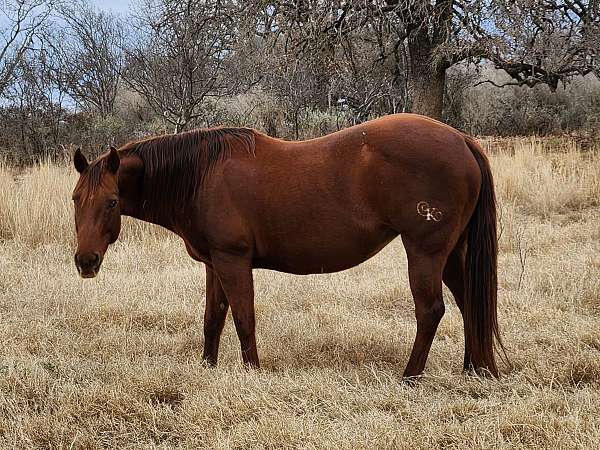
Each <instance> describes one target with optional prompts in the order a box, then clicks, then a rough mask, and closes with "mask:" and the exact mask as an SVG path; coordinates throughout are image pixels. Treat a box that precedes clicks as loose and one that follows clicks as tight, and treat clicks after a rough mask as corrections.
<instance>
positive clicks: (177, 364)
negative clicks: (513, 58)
mask: <svg viewBox="0 0 600 450" xmlns="http://www.w3.org/2000/svg"><path fill="white" fill-rule="evenodd" d="M484 146H485V147H486V148H488V149H490V153H491V155H492V157H491V159H492V167H493V170H494V173H495V177H496V184H497V193H498V197H499V203H500V225H499V227H500V233H501V236H500V252H501V253H500V260H499V283H500V289H499V323H500V327H501V332H502V336H503V338H504V342H505V344H506V347H507V353H508V355H509V357H510V362H511V366H507V365H506V364H503V365H502V364H501V367H502V369H503V372H504V374H503V376H502V377H501V378H500V379H499V380H495V379H486V378H479V377H475V376H466V375H464V374H463V373H462V372H461V368H462V354H463V329H462V319H461V317H460V313H459V311H458V309H457V307H456V305H455V304H454V302H453V300H452V297H451V296H450V295H449V293H448V292H447V291H446V292H445V302H446V314H445V316H444V318H443V320H442V322H441V324H440V327H439V330H438V333H437V336H436V339H435V341H434V343H433V346H432V350H431V354H430V356H429V360H428V363H427V367H426V372H425V375H424V377H423V379H422V380H421V381H420V382H419V383H418V384H417V385H416V386H408V385H406V384H404V383H403V382H402V377H401V375H402V371H403V370H404V366H405V364H406V362H407V359H408V355H409V352H410V349H411V346H412V341H413V338H414V333H415V327H416V324H415V319H414V312H413V302H412V298H411V294H410V290H409V287H408V280H407V273H406V258H405V255H404V250H403V248H402V245H401V242H400V241H399V240H397V241H394V242H393V243H392V244H390V245H389V246H388V247H387V248H386V249H384V251H382V252H381V253H380V254H379V255H377V256H376V257H374V258H372V259H371V260H369V261H368V262H367V263H365V264H363V265H361V266H359V267H356V268H354V269H352V270H349V271H345V272H342V273H338V274H331V275H315V276H304V277H301V276H292V275H285V274H280V273H276V272H270V271H256V272H255V278H256V299H257V301H256V303H257V318H258V325H257V326H258V329H257V335H258V345H259V354H260V356H261V361H262V368H261V369H260V370H251V371H248V370H245V369H244V368H242V367H241V363H240V359H241V358H240V352H239V345H238V340H237V337H236V335H235V331H234V328H233V323H232V321H231V319H230V318H229V319H228V321H227V324H226V327H225V331H224V336H223V339H222V343H221V353H220V360H219V366H218V367H217V368H208V367H206V366H204V365H203V363H202V361H201V357H200V356H201V350H202V344H203V334H202V312H203V302H204V300H203V296H204V289H205V282H204V269H203V267H202V266H201V265H200V264H198V263H195V262H193V261H192V260H191V259H190V258H189V257H188V256H187V254H186V253H185V250H184V247H183V244H182V243H181V242H180V241H179V240H177V239H176V238H175V237H173V236H170V235H169V234H168V233H167V232H163V231H161V230H158V229H155V228H152V227H150V226H148V225H144V224H141V223H140V222H133V221H128V222H127V223H126V224H125V226H124V229H123V231H122V235H121V238H120V241H119V242H118V243H117V244H115V245H114V246H113V247H112V248H111V249H110V250H109V252H108V253H107V255H106V257H105V263H104V266H103V268H102V270H101V272H100V275H99V276H98V277H97V278H96V279H94V280H91V281H90V280H82V279H80V278H79V277H78V276H77V272H76V270H75V267H74V264H73V256H72V255H73V242H74V231H73V224H72V210H71V202H70V191H71V189H72V187H73V184H74V180H75V174H74V173H73V172H74V171H73V170H71V169H70V168H69V167H67V166H66V165H64V164H56V163H42V164H40V165H39V166H37V167H35V168H30V169H26V170H21V169H19V170H17V169H14V168H10V167H7V166H6V165H4V166H2V167H0V239H1V242H0V314H1V320H0V337H1V340H2V347H1V351H0V448H33V447H39V448H122V449H123V448H224V449H225V448H352V449H360V448H364V449H367V448H386V447H392V448H411V449H414V448H424V449H425V448H427V449H431V448H564V449H568V448H595V447H596V446H597V443H598V442H600V281H599V280H600V276H599V274H600V222H599V219H598V216H599V215H600V158H599V153H598V150H597V149H596V150H594V149H586V150H581V149H580V148H579V147H578V145H577V144H576V143H575V142H573V141H571V140H568V139H565V140H548V139H546V140H537V139H530V138H527V139H520V140H516V139H515V140H509V141H492V140H486V141H484Z"/></svg>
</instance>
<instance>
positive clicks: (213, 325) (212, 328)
mask: <svg viewBox="0 0 600 450" xmlns="http://www.w3.org/2000/svg"><path fill="white" fill-rule="evenodd" d="M228 309H229V302H228V301H227V297H226V296H225V292H223V288H222V287H221V282H220V281H219V278H218V277H217V275H216V274H215V271H214V270H213V269H211V268H210V267H208V266H206V306H205V309H204V355H203V356H202V357H203V358H204V360H205V361H206V362H207V364H209V365H211V366H214V365H216V364H217V358H218V356H219V340H220V339H221V332H222V331H223V325H225V318H226V317H227V310H228Z"/></svg>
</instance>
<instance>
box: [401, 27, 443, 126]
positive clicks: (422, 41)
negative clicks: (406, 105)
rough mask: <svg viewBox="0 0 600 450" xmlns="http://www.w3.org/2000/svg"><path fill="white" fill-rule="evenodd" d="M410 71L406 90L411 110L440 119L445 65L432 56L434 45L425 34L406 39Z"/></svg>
mask: <svg viewBox="0 0 600 450" xmlns="http://www.w3.org/2000/svg"><path fill="white" fill-rule="evenodd" d="M408 52H409V55H410V71H409V74H408V90H409V96H410V101H411V109H410V110H411V111H412V112H414V113H417V114H423V115H425V116H429V117H432V118H433V119H437V120H441V119H442V110H443V108H444V87H445V84H446V66H445V65H444V64H442V63H439V62H436V61H435V60H434V58H433V52H434V46H433V45H432V43H431V42H430V40H429V38H428V37H427V34H426V33H425V35H423V33H419V35H417V36H416V37H415V38H414V39H409V41H408Z"/></svg>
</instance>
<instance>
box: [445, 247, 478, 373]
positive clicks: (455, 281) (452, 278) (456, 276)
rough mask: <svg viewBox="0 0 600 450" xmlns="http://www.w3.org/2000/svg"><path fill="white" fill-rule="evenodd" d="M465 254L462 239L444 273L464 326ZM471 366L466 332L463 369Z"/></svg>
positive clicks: (448, 261) (453, 251)
mask: <svg viewBox="0 0 600 450" xmlns="http://www.w3.org/2000/svg"><path fill="white" fill-rule="evenodd" d="M465 255H466V240H465V239H461V240H460V241H459V242H458V243H457V244H456V247H454V250H452V252H451V253H450V255H449V256H448V260H447V261H446V267H444V274H443V280H444V284H445V285H446V286H448V289H450V292H452V295H453V296H454V300H455V301H456V304H457V306H458V309H459V310H460V313H461V315H462V316H463V327H464V314H465ZM471 366H472V362H471V354H470V351H469V348H468V344H467V339H466V334H465V358H464V362H463V369H464V370H468V369H469V368H470V367H471Z"/></svg>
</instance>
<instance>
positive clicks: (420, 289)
mask: <svg viewBox="0 0 600 450" xmlns="http://www.w3.org/2000/svg"><path fill="white" fill-rule="evenodd" d="M74 164H75V168H76V169H77V171H78V172H79V173H80V174H81V175H80V178H79V180H78V183H77V185H76V187H75V190H74V193H73V200H74V202H75V224H76V229H77V244H78V245H77V253H76V255H75V263H76V265H77V268H78V271H79V273H80V275H81V276H82V277H85V278H87V277H93V276H95V275H96V274H97V272H98V270H99V269H100V265H101V263H102V259H103V256H104V253H105V252H106V250H107V247H108V245H109V244H111V243H113V242H115V240H116V239H117V237H118V235H119V231H120V226H121V215H127V216H132V217H135V218H138V219H141V220H144V221H148V222H152V223H155V224H158V225H161V226H163V227H165V228H167V229H169V230H171V231H172V232H174V233H176V234H177V235H179V236H180V237H181V238H182V239H183V241H184V242H185V246H186V249H187V251H188V253H189V255H190V256H191V257H192V258H194V259H195V260H197V261H201V262H203V263H204V264H205V265H206V309H205V313H204V338H205V341H204V359H205V360H206V361H207V362H208V363H209V364H211V365H212V364H215V363H216V362H217V354H218V349H219V338H220V335H221V331H222V329H223V324H224V322H225V316H226V315H227V310H228V308H229V307H231V312H232V314H233V319H234V322H235V327H236V331H237V334H238V337H239V340H240V343H241V352H242V359H243V361H244V363H246V364H248V365H250V366H253V367H258V366H259V360H258V354H257V349H256V338H255V316H254V292H253V280H252V269H253V268H263V269H272V270H278V271H281V272H287V273H293V274H314V273H326V272H336V271H340V270H344V269H348V268H350V267H353V266H356V265H357V264H360V263H362V262H363V261H365V260H367V259H368V258H370V257H371V256H373V255H375V254H376V253H377V252H379V251H380V250H381V249H382V248H383V247H385V246H386V245H387V244H388V243H389V242H390V241H391V240H392V239H394V238H395V237H396V236H398V235H400V236H401V238H402V242H403V243H404V247H405V250H406V254H407V257H408V273H409V280H410V288H411V291H412V294H413V297H414V302H415V315H416V319H417V333H416V338H415V341H414V345H413V348H412V352H411V355H410V359H409V361H408V364H407V366H406V369H405V371H404V376H406V377H412V376H416V375H420V374H421V373H422V372H423V369H424V367H425V361H426V359H427V355H428V353H429V349H430V347H431V343H432V341H433V338H434V335H435V332H436V329H437V327H438V324H439V322H440V319H441V318H442V316H443V315H444V302H443V300H442V281H443V282H444V283H445V284H446V285H447V286H448V288H449V289H450V291H451V292H452V294H453V295H454V298H455V300H456V303H457V304H458V307H459V308H460V311H461V313H462V316H463V322H464V333H465V354H464V368H465V369H470V368H473V369H476V370H483V371H487V372H489V373H491V374H492V375H497V374H498V369H497V366H496V363H495V355H494V353H495V349H496V347H497V346H501V343H500V337H499V332H498V325H497V320H496V291H497V288H496V256H497V240H496V207H495V197H494V187H493V181H492V174H491V172H490V166H489V163H488V160H487V158H486V156H485V155H484V152H483V150H482V149H481V147H480V146H479V145H478V144H477V143H476V142H475V141H474V140H473V139H472V138H471V137H468V136H466V135H464V134H463V133H461V132H459V131H457V130H455V129H453V128H451V127H449V126H447V125H444V124H442V123H440V122H437V121H435V120H433V119H429V118H426V117H423V116H419V115H414V114H399V115H391V116H387V117H383V118H380V119H376V120H372V121H370V122H366V123H363V124H360V125H356V126H353V127H351V128H348V129H345V130H342V131H339V132H336V133H333V134H330V135H328V136H324V137H321V138H317V139H311V140H307V141H301V142H288V141H284V140H281V139H275V138H272V137H269V136H267V135H265V134H262V133H260V132H258V131H256V130H252V129H247V128H215V129H205V130H195V131H189V132H185V133H181V134H176V135H166V136H159V137H153V138H150V139H146V140H142V141H139V142H133V143H129V144H127V145H125V146H123V147H121V148H120V149H119V150H118V151H117V150H116V149H115V148H112V147H111V149H110V151H109V152H107V153H105V154H104V155H102V156H100V157H99V158H98V159H96V160H95V161H93V162H91V163H88V161H87V160H86V158H85V157H84V156H83V155H82V153H81V151H79V150H77V151H76V153H75V156H74Z"/></svg>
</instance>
